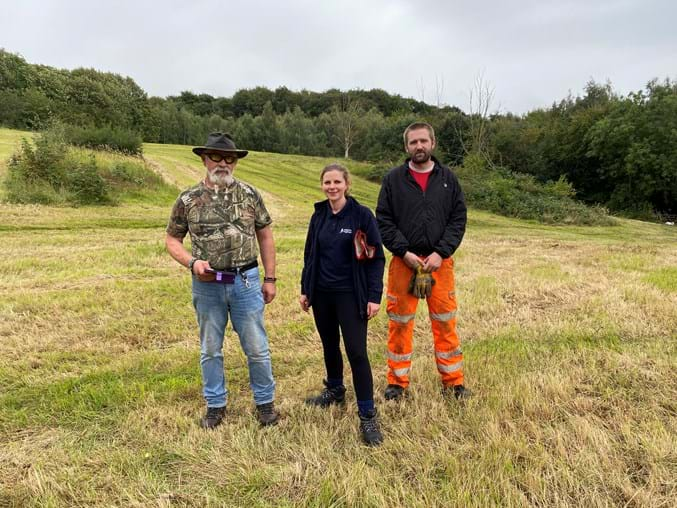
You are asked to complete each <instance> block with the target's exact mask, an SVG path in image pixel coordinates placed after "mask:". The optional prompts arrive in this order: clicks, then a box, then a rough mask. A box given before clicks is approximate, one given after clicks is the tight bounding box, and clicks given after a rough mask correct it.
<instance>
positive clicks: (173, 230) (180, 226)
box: [166, 196, 188, 238]
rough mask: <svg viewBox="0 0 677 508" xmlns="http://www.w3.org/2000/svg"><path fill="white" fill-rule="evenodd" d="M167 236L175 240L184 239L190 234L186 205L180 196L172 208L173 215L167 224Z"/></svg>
mask: <svg viewBox="0 0 677 508" xmlns="http://www.w3.org/2000/svg"><path fill="white" fill-rule="evenodd" d="M166 231H167V234H168V235H171V236H173V237H175V238H183V237H184V236H186V233H188V217H186V205H185V204H184V202H183V200H182V199H181V196H179V197H178V198H177V200H176V202H175V203H174V206H173V207H172V214H171V215H170V217H169V223H168V224H167V230H166Z"/></svg>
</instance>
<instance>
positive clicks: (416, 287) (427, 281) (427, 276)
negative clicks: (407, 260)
mask: <svg viewBox="0 0 677 508" xmlns="http://www.w3.org/2000/svg"><path fill="white" fill-rule="evenodd" d="M433 284H435V279H433V275H432V273H429V272H424V271H423V267H422V266H421V265H419V266H418V267H416V270H415V271H414V274H413V275H412V276H411V281H410V282H409V292H410V293H411V294H412V295H414V296H415V297H416V298H427V297H429V296H430V295H431V294H432V291H433Z"/></svg>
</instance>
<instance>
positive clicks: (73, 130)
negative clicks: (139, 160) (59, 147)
mask: <svg viewBox="0 0 677 508" xmlns="http://www.w3.org/2000/svg"><path fill="white" fill-rule="evenodd" d="M65 135H66V141H68V143H70V144H72V145H76V146H82V147H86V148H92V149H94V150H111V151H115V152H120V153H124V154H127V155H141V153H142V152H143V148H142V143H143V140H142V139H141V136H140V135H139V134H138V133H136V132H134V131H131V130H129V129H122V128H119V127H110V126H109V127H98V128H95V127H75V126H72V125H71V126H68V127H66V129H65Z"/></svg>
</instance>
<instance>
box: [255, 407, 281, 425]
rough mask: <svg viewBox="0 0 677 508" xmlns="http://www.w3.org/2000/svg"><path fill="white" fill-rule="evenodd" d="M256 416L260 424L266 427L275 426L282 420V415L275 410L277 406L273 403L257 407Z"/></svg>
mask: <svg viewBox="0 0 677 508" xmlns="http://www.w3.org/2000/svg"><path fill="white" fill-rule="evenodd" d="M256 414H257V417H258V419H259V423H260V424H261V425H262V426H264V427H266V426H268V425H275V424H276V423H277V421H278V420H279V418H280V413H279V412H278V411H277V410H276V409H275V404H274V403H273V402H268V403H266V404H259V405H258V406H256Z"/></svg>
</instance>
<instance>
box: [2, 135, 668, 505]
mask: <svg viewBox="0 0 677 508" xmlns="http://www.w3.org/2000/svg"><path fill="white" fill-rule="evenodd" d="M144 153H145V154H146V157H147V158H149V159H150V160H151V161H152V162H153V163H154V164H156V165H157V167H158V171H161V172H162V173H163V174H166V175H168V176H170V177H172V179H173V181H176V182H177V184H178V186H179V187H182V186H187V184H189V183H193V182H194V181H196V180H197V178H199V177H200V176H201V175H202V172H203V169H201V168H200V166H199V161H196V159H195V158H194V157H192V156H191V154H190V151H189V147H167V149H166V150H163V148H162V147H160V146H147V147H145V150H144ZM327 162H328V161H326V160H324V159H317V158H306V157H293V156H288V155H285V156H282V155H275V154H260V153H252V154H251V155H250V156H249V157H248V158H247V159H244V160H243V161H241V163H240V164H238V167H237V170H236V176H237V177H239V178H242V179H244V180H246V181H249V182H251V183H253V184H254V185H256V186H258V187H259V188H260V189H261V191H262V192H263V194H264V197H265V199H266V204H267V205H268V206H269V208H270V210H271V214H272V215H273V217H274V220H275V222H274V229H275V237H276V244H277V252H278V296H277V298H276V299H275V301H274V302H273V303H272V304H270V305H269V306H268V307H267V308H266V323H267V328H268V332H269V335H270V340H271V349H272V354H273V362H274V363H273V367H274V371H275V375H276V379H277V383H278V388H277V403H278V405H279V407H280V409H281V410H282V413H283V419H282V421H281V423H280V424H279V425H278V426H277V427H275V428H269V429H261V428H259V426H258V425H257V423H256V421H255V413H254V409H253V403H252V400H251V392H250V390H249V387H248V377H247V370H246V359H245V357H244V356H243V355H242V353H241V352H240V348H239V344H238V341H237V338H236V337H235V336H234V334H233V332H232V330H229V332H228V338H227V341H226V342H227V346H226V348H225V363H226V372H227V376H228V380H229V389H230V399H229V408H228V413H227V417H226V421H225V423H224V425H222V426H221V427H219V428H218V429H217V430H216V431H214V432H205V431H202V430H201V429H200V428H199V426H198V424H197V420H198V418H199V416H200V414H201V413H202V411H203V409H204V407H203V406H204V404H203V401H202V399H201V393H200V392H201V389H200V374H199V363H198V360H199V358H198V357H199V352H198V343H197V330H196V323H195V317H194V312H193V310H192V307H191V303H190V281H189V277H188V274H187V272H186V270H185V269H183V268H181V267H179V266H178V265H176V263H174V262H173V261H172V260H171V259H170V258H169V256H168V255H167V254H166V252H165V250H164V245H163V238H164V225H165V224H166V220H167V217H168V214H169V209H170V207H171V200H167V201H166V202H160V201H152V200H149V201H147V200H138V201H130V202H123V203H122V205H121V206H117V207H109V206H97V207H91V206H83V207H79V208H55V207H51V206H36V205H15V204H7V203H5V204H0V231H2V232H3V263H2V264H0V291H1V292H2V295H3V297H2V299H0V387H2V389H1V390H0V506H17V507H18V506H21V507H23V506H246V505H251V506H318V507H319V506H322V507H324V506H351V507H352V506H529V505H532V506H670V505H671V504H673V501H672V500H674V498H675V494H676V484H675V477H676V474H677V471H676V469H675V467H676V466H675V464H677V462H676V458H677V448H676V447H675V442H677V439H676V438H677V403H676V402H675V401H677V386H676V385H675V383H674V379H675V378H676V377H677V361H676V360H675V359H676V358H677V354H676V353H677V351H675V344H676V343H677V341H676V340H675V339H677V336H676V335H675V330H677V310H676V309H677V292H675V287H677V284H676V282H677V279H676V277H677V274H676V273H675V271H674V269H673V267H674V266H677V247H676V245H677V241H676V240H677V236H676V233H675V232H674V229H670V228H668V227H660V226H658V225H652V224H646V223H640V222H637V221H626V220H619V225H618V226H615V227H601V226H596V227H582V226H558V227H556V228H553V227H550V226H547V225H544V224H539V223H535V222H524V221H520V220H516V219H507V218H504V217H499V216H496V215H492V214H490V213H487V212H482V211H477V210H471V211H470V222H469V227H468V232H467V236H466V238H465V240H464V242H463V244H462V246H461V249H460V250H459V251H458V253H457V255H456V266H457V274H456V275H457V281H456V284H457V292H458V300H459V306H460V307H459V331H460V334H461V337H462V340H463V347H464V353H465V358H466V376H467V384H468V385H469V386H470V387H471V388H472V389H473V390H474V391H475V393H476V394H477V396H476V397H475V398H474V399H471V400H470V401H469V402H468V403H466V404H464V405H459V404H456V403H454V402H450V401H447V400H445V399H443V397H442V395H441V393H440V389H439V379H438V376H437V373H436V372H435V367H434V358H433V351H432V340H431V336H430V334H431V331H430V328H429V325H428V324H427V313H426V311H425V308H424V306H423V305H421V306H420V308H419V313H418V316H417V321H416V325H415V346H414V347H415V357H414V363H413V374H412V385H411V395H410V397H408V398H407V399H406V400H405V401H403V402H401V403H389V402H385V401H384V400H383V397H382V392H383V389H384V388H385V385H386V381H385V341H386V336H387V318H386V316H385V315H384V313H381V314H380V315H379V316H378V317H377V318H376V319H375V320H374V321H373V322H371V323H370V329H369V352H370V358H371V362H372V366H373V370H374V375H375V385H376V399H377V400H376V403H377V406H378V408H379V411H380V417H381V421H382V427H383V431H384V434H385V438H386V440H385V443H384V444H383V446H381V447H379V448H377V449H371V448H367V447H365V446H363V445H362V444H361V443H360V441H359V433H358V429H357V416H356V408H355V397H354V393H353V392H352V390H350V389H349V392H348V395H347V397H348V403H347V405H346V407H345V408H332V409H330V410H328V411H322V410H319V409H315V408H308V407H306V406H305V405H304V404H303V399H304V398H305V397H306V396H307V395H309V394H310V393H313V392H314V391H316V390H317V389H319V388H320V387H321V380H322V378H323V376H324V372H323V367H322V354H321V346H320V343H319V338H318V336H317V334H316V332H315V329H314V326H313V323H312V318H311V317H310V316H309V315H307V314H305V313H303V312H302V311H301V310H300V309H299V308H298V305H297V303H296V300H297V297H298V291H299V289H298V288H299V286H298V281H299V275H300V269H301V264H300V259H301V257H302V249H303V241H304V237H305V227H306V225H307V220H308V218H309V216H310V214H311V212H312V202H313V201H315V200H317V199H320V198H321V197H322V195H321V193H320V191H319V189H318V183H319V182H318V178H319V177H318V175H319V170H320V168H321V167H322V166H323V165H324V164H326V163H327ZM184 184H185V185H184ZM354 187H355V191H356V194H357V195H358V199H360V200H361V201H363V202H365V203H366V204H369V205H370V206H373V204H374V202H375V199H376V195H377V192H378V186H377V185H375V184H373V183H369V182H366V181H364V180H362V179H361V178H359V177H358V178H356V179H355V184H354ZM177 192H178V191H177ZM346 377H347V379H348V380H349V379H350V372H349V371H347V372H346Z"/></svg>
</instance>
